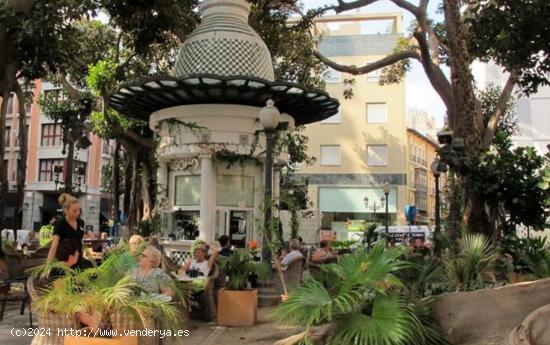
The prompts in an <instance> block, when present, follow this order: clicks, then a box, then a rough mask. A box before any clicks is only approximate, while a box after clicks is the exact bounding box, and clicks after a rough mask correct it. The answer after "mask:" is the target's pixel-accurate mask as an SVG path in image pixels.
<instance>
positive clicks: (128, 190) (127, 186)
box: [122, 150, 133, 231]
mask: <svg viewBox="0 0 550 345" xmlns="http://www.w3.org/2000/svg"><path fill="white" fill-rule="evenodd" d="M125 159H126V162H125V167H126V169H125V171H126V174H125V175H124V204H123V205H122V207H123V210H124V214H125V215H126V221H125V224H126V228H128V216H129V214H130V199H131V194H132V178H131V176H132V174H133V173H132V159H131V155H130V152H129V151H128V150H126V151H125ZM128 231H129V229H128Z"/></svg>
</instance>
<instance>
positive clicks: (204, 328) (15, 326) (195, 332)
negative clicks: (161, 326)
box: [0, 302, 299, 345]
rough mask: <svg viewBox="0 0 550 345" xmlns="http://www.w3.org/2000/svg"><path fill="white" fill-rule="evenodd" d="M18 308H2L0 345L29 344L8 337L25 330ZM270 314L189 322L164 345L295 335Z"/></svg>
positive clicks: (255, 342)
mask: <svg viewBox="0 0 550 345" xmlns="http://www.w3.org/2000/svg"><path fill="white" fill-rule="evenodd" d="M19 306H20V304H19V303H15V302H12V303H8V305H7V307H6V311H5V314H4V320H3V321H0V344H2V345H29V344H30V343H31V341H32V338H31V337H26V336H15V335H12V331H16V330H17V331H20V332H21V331H23V329H24V328H28V327H29V315H28V309H27V310H25V314H24V315H19ZM272 311H273V308H261V309H260V310H259V313H258V318H259V320H258V323H257V324H256V326H254V327H242V328H241V327H239V328H229V327H218V326H217V324H216V323H215V322H211V323H205V322H199V321H191V322H190V325H189V327H188V329H189V337H186V338H184V339H182V340H183V342H179V341H178V342H167V343H168V344H169V345H176V344H177V345H179V344H185V345H212V344H227V345H241V344H242V345H245V344H247V345H272V344H273V343H274V342H276V341H277V340H280V339H282V338H285V337H287V336H290V335H293V334H295V333H299V331H292V330H290V329H287V328H284V327H280V326H278V325H277V324H276V323H275V322H273V321H272V320H271V319H270V318H269V317H268V315H269V314H270V313H271V312H272ZM35 320H36V319H35ZM35 322H36V321H35ZM34 326H35V327H36V326H37V325H36V324H35V325H34Z"/></svg>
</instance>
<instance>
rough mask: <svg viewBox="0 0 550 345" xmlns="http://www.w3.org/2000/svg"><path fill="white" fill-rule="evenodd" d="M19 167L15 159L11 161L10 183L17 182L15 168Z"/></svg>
mask: <svg viewBox="0 0 550 345" xmlns="http://www.w3.org/2000/svg"><path fill="white" fill-rule="evenodd" d="M18 166H19V160H17V159H15V160H14V161H13V166H12V169H11V180H10V181H16V180H17V167H18Z"/></svg>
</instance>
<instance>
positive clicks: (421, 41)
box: [414, 27, 455, 116]
mask: <svg viewBox="0 0 550 345" xmlns="http://www.w3.org/2000/svg"><path fill="white" fill-rule="evenodd" d="M414 37H415V38H416V40H417V43H418V46H419V48H420V54H421V56H422V58H421V59H420V62H421V63H422V67H423V68H424V72H425V73H426V76H427V77H428V80H429V81H430V84H432V86H433V88H434V90H435V91H436V92H437V94H438V95H439V97H441V100H442V101H443V103H445V106H446V107H447V111H448V113H449V115H450V116H453V115H454V113H455V106H454V98H453V93H452V86H451V83H450V82H449V80H448V79H447V77H446V76H445V74H444V73H443V71H442V70H441V68H440V67H439V66H437V65H435V64H434V63H433V61H432V56H431V54H430V49H429V48H428V47H429V45H428V42H427V40H426V36H425V34H424V32H423V31H422V30H421V28H420V27H419V28H418V30H416V31H415V33H414Z"/></svg>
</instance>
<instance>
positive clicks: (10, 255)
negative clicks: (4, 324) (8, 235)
mask: <svg viewBox="0 0 550 345" xmlns="http://www.w3.org/2000/svg"><path fill="white" fill-rule="evenodd" d="M4 260H5V262H6V270H7V272H3V273H4V274H3V277H1V278H0V279H1V282H0V303H1V304H2V305H1V307H0V321H2V320H3V319H4V312H5V311H6V304H7V302H12V301H17V302H21V310H20V314H21V315H23V314H24V313H25V306H26V305H28V304H29V302H30V298H29V294H28V291H27V285H26V282H27V275H25V268H24V266H23V264H22V261H23V260H22V257H21V255H19V253H17V252H16V251H15V250H14V249H13V248H9V247H6V248H4ZM29 321H30V326H31V327H32V313H31V311H30V307H29Z"/></svg>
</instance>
